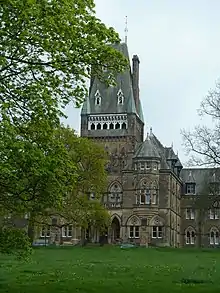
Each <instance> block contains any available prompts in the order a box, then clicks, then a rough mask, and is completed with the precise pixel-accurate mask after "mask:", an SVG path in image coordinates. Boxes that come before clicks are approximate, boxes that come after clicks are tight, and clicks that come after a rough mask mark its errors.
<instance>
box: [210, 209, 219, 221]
mask: <svg viewBox="0 0 220 293" xmlns="http://www.w3.org/2000/svg"><path fill="white" fill-rule="evenodd" d="M209 218H210V220H218V219H219V209H216V208H213V209H210V210H209Z"/></svg>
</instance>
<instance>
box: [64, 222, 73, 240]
mask: <svg viewBox="0 0 220 293" xmlns="http://www.w3.org/2000/svg"><path fill="white" fill-rule="evenodd" d="M62 232H63V237H72V236H73V226H72V225H68V226H64V227H63V231H62Z"/></svg>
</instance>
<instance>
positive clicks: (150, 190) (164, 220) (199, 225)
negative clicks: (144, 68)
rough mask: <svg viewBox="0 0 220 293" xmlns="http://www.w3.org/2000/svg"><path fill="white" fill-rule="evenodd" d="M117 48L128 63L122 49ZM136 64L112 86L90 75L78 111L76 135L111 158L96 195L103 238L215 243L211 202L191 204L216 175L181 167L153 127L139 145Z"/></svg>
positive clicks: (141, 129) (140, 116) (166, 243)
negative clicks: (104, 225) (102, 189)
mask: <svg viewBox="0 0 220 293" xmlns="http://www.w3.org/2000/svg"><path fill="white" fill-rule="evenodd" d="M117 49H118V50H120V51H121V52H122V53H123V54H124V55H125V56H126V57H127V58H129V54H128V49H127V45H126V44H124V43H123V44H120V45H118V46H117ZM139 64H140V62H139V58H138V57H137V55H135V56H133V59H132V68H129V69H128V70H127V71H126V72H124V73H121V74H118V76H117V78H116V82H117V85H116V86H114V87H107V86H106V85H105V84H103V83H101V82H100V81H99V80H97V79H96V78H92V79H91V83H90V89H89V96H88V98H87V99H86V101H85V102H84V105H83V108H82V112H81V136H83V137H88V138H91V139H93V140H94V141H96V142H98V143H99V144H102V145H103V147H104V148H105V149H106V152H108V154H109V157H110V163H109V165H108V166H107V171H108V188H107V190H106V193H105V194H104V196H103V204H104V205H105V206H106V208H107V209H108V210H109V213H110V215H111V219H112V224H111V227H110V228H109V230H108V231H107V232H106V235H107V240H108V242H110V243H116V242H117V241H124V242H135V243H137V244H140V245H144V246H148V245H152V246H171V247H182V246H185V245H188V246H191V245H193V246H195V245H197V246H210V245H218V241H219V234H218V233H219V232H218V231H219V230H218V229H219V224H220V223H219V220H218V218H219V217H218V215H217V214H218V208H217V206H216V205H217V202H216V201H215V207H214V208H213V211H209V214H208V210H210V204H211V205H212V204H213V203H214V201H213V200H212V199H211V202H210V204H209V205H207V204H205V207H206V210H205V209H204V208H202V207H201V203H202V201H201V200H200V201H198V200H197V198H198V195H199V194H200V193H201V190H204V186H205V183H204V182H205V181H204V180H203V179H204V178H206V179H207V178H212V177H213V174H214V173H213V172H214V171H215V170H213V169H212V170H211V169H183V167H182V164H181V162H180V160H179V158H178V155H177V154H175V153H174V151H173V149H172V147H164V146H163V145H162V143H161V142H160V141H159V140H158V138H157V137H156V135H155V134H154V133H153V132H152V129H151V130H150V133H149V134H148V135H147V138H146V139H145V141H144V140H143V133H144V118H143V113H142V107H141V101H140V98H139ZM194 174H195V176H194ZM194 177H196V178H194ZM210 180H211V179H210ZM210 180H209V179H208V181H207V184H209V181H210ZM210 182H211V181H210ZM207 184H206V185H207ZM195 199H196V200H195ZM203 206H204V203H203ZM211 207H212V206H211ZM97 239H98V236H97V235H96V241H97ZM93 240H95V239H93Z"/></svg>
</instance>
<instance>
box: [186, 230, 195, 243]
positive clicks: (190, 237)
mask: <svg viewBox="0 0 220 293" xmlns="http://www.w3.org/2000/svg"><path fill="white" fill-rule="evenodd" d="M185 236H186V244H195V231H193V230H192V229H188V230H186V234H185Z"/></svg>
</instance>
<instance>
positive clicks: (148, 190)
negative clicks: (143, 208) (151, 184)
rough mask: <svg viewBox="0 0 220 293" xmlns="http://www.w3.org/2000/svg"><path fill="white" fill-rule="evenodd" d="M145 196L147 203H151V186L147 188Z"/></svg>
mask: <svg viewBox="0 0 220 293" xmlns="http://www.w3.org/2000/svg"><path fill="white" fill-rule="evenodd" d="M145 196H146V204H150V201H151V196H150V189H149V188H147V189H146V191H145Z"/></svg>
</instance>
